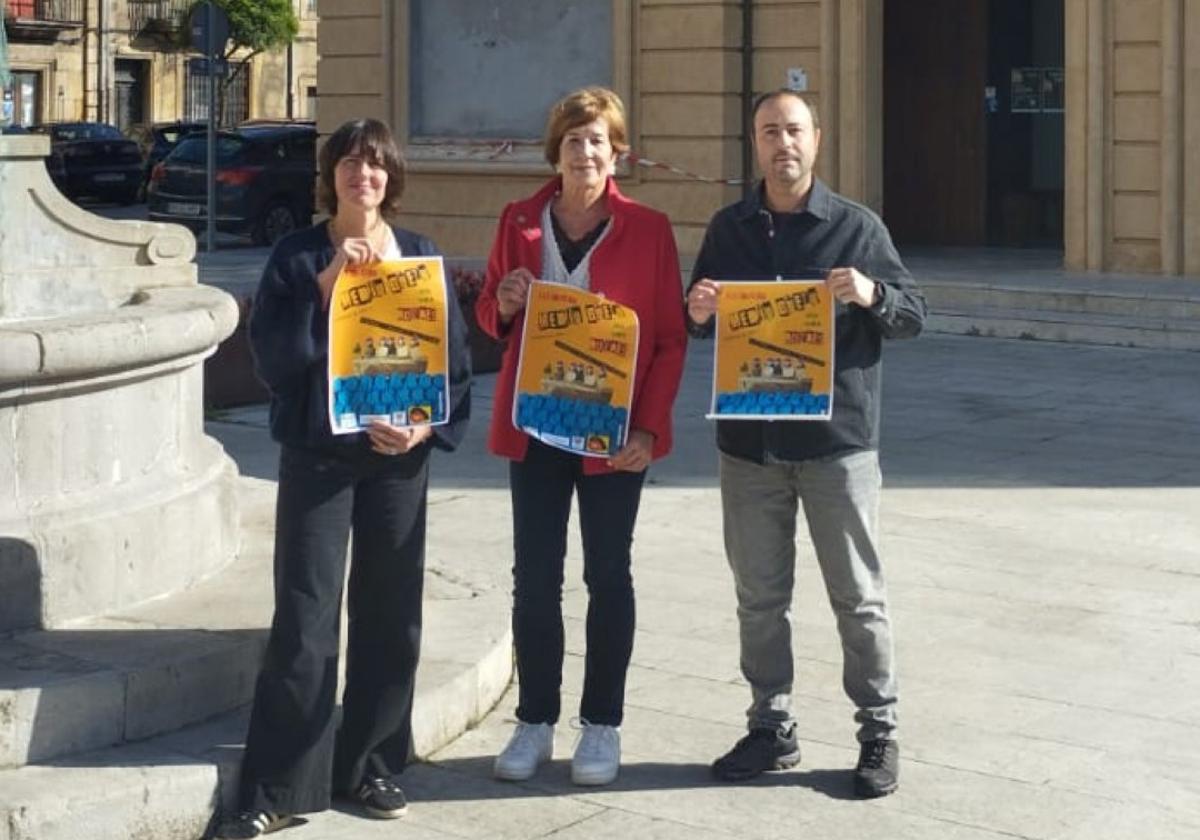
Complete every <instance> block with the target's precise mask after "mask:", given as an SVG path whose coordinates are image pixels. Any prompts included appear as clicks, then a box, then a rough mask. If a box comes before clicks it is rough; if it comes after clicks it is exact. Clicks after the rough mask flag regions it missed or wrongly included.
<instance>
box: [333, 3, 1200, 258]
mask: <svg viewBox="0 0 1200 840" xmlns="http://www.w3.org/2000/svg"><path fill="white" fill-rule="evenodd" d="M318 41H319V52H320V54H321V62H320V65H319V77H320V79H319V87H320V90H321V97H320V100H319V104H318V118H319V126H320V128H321V130H322V132H326V133H327V132H329V131H331V130H332V129H333V128H334V127H335V126H336V125H337V124H339V123H340V122H341V121H343V120H344V119H347V118H349V117H353V116H362V115H372V116H378V117H382V118H385V119H387V120H388V121H389V122H390V123H391V124H392V125H393V126H394V127H395V128H396V129H397V130H398V132H399V133H400V135H401V137H402V139H403V141H404V143H405V144H406V147H407V149H408V152H409V156H410V159H411V163H412V169H413V171H414V173H415V176H414V177H413V178H412V179H411V182H410V187H409V192H408V198H407V201H406V203H407V206H408V208H409V216H408V221H409V223H410V224H412V225H413V226H415V227H418V228H420V229H422V230H423V231H425V232H427V233H429V234H430V235H432V236H433V237H435V239H436V240H437V241H438V242H439V243H440V244H441V246H442V247H443V248H444V249H445V250H446V251H447V252H448V253H453V254H459V255H481V254H484V253H486V250H487V247H488V244H489V242H490V239H491V236H492V233H493V229H494V225H495V220H496V218H497V215H498V214H499V211H500V209H501V207H502V206H503V204H504V203H505V202H506V201H508V200H510V199H512V198H515V197H517V196H520V195H523V194H525V193H528V192H529V191H530V190H531V189H532V188H533V187H534V185H535V184H536V183H538V182H539V181H540V180H541V179H542V178H544V177H545V176H546V175H547V174H548V171H549V170H548V168H547V167H546V165H545V164H544V163H542V162H540V158H539V155H538V149H537V148H536V144H535V143H532V142H530V141H533V140H536V137H537V136H538V135H540V129H541V126H540V125H536V124H534V123H533V122H532V121H531V120H529V119H525V120H524V122H520V121H519V120H518V122H520V124H519V125H517V126H516V129H515V133H514V128H513V127H512V126H510V125H508V124H507V123H508V122H509V118H510V117H511V116H513V115H518V116H519V115H520V113H523V112H524V111H525V110H527V109H528V108H529V107H530V106H531V105H536V108H537V109H540V111H541V113H544V112H545V108H546V106H548V105H549V104H550V102H551V101H553V99H554V98H555V95H556V94H557V93H561V92H562V91H564V90H567V89H570V88H571V87H573V86H577V82H578V81H579V79H580V78H581V77H580V74H579V72H578V71H580V70H581V69H582V70H583V71H585V72H584V73H583V76H582V78H584V80H585V81H591V82H599V83H604V84H608V85H610V86H612V87H614V88H615V89H616V90H617V91H618V92H619V93H621V94H622V96H623V97H624V98H625V100H626V103H627V105H628V106H629V110H630V118H631V131H632V135H631V141H632V146H633V149H634V151H635V152H636V153H637V154H638V155H640V156H641V157H642V158H644V159H648V160H652V161H658V162H662V163H667V164H671V165H673V166H675V167H677V168H679V169H683V170H687V171H689V172H692V173H696V174H699V175H703V176H707V177H710V178H715V179H736V178H740V177H742V176H743V174H744V173H746V171H747V161H746V158H745V156H744V150H743V143H742V138H743V136H744V131H745V123H744V120H745V110H746V104H747V102H748V101H749V99H750V96H751V95H752V94H753V93H755V92H761V91H763V90H767V89H771V88H776V87H780V86H784V85H791V86H794V87H799V88H803V89H805V90H807V92H808V93H809V94H810V95H811V96H812V98H813V100H814V101H815V102H816V103H817V105H818V107H819V109H820V115H821V122H822V126H823V130H824V133H825V138H824V143H823V147H822V152H821V159H820V163H819V173H820V175H821V176H822V177H823V178H825V179H826V180H827V181H828V182H829V183H830V184H831V185H832V186H833V187H834V188H836V189H838V190H840V191H841V192H843V193H845V194H847V195H849V196H851V197H854V198H856V199H858V200H861V201H863V202H865V203H866V204H868V205H870V206H871V207H874V208H876V209H877V210H880V211H881V212H882V213H883V215H884V218H885V219H886V220H887V221H888V222H889V224H891V225H892V226H893V228H894V229H899V231H900V234H901V235H900V236H899V237H898V239H900V240H901V241H902V242H906V243H907V244H911V245H931V246H944V245H965V246H973V247H979V246H1018V247H1031V246H1032V247H1047V248H1054V249H1057V250H1060V251H1061V252H1062V254H1063V260H1064V264H1065V265H1066V266H1067V267H1069V268H1082V269H1095V270H1108V271H1132V272H1149V273H1166V274H1180V273H1185V274H1200V0H886V2H885V1H884V0H338V2H323V3H322V5H321V20H320V25H319V31H318ZM454 103H457V107H448V105H453V104H454ZM514 124H515V123H514ZM456 127H457V128H461V129H462V130H461V131H459V130H456ZM622 183H623V188H625V189H626V190H627V191H628V192H629V193H631V194H632V195H634V196H635V197H637V198H639V199H640V200H642V201H645V202H647V203H649V204H651V205H653V206H655V207H658V208H660V209H662V210H663V211H665V212H667V213H668V214H669V215H670V216H671V218H672V219H673V221H674V222H675V225H676V234H677V237H678V241H679V245H680V250H681V252H683V253H684V254H690V253H694V252H695V251H696V249H697V248H698V246H699V242H700V237H701V236H702V233H703V229H704V225H705V223H706V222H707V220H708V218H709V216H710V214H711V213H712V211H713V210H714V209H715V208H717V207H719V206H720V205H722V204H724V203H726V202H729V201H732V200H734V199H736V198H737V197H738V196H739V195H740V194H741V187H739V186H736V185H731V184H726V183H711V182H706V181H703V180H697V179H694V178H690V177H687V176H680V175H677V174H675V173H672V172H670V171H666V170H664V169H651V168H645V167H633V168H631V169H628V170H627V171H626V173H625V174H624V176H623V181H622ZM906 223H911V224H906ZM918 223H919V224H918Z"/></svg>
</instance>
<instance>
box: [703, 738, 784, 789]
mask: <svg viewBox="0 0 1200 840" xmlns="http://www.w3.org/2000/svg"><path fill="white" fill-rule="evenodd" d="M799 763H800V745H799V744H797V743H796V727H795V726H792V727H790V728H788V729H786V730H782V729H766V728H763V729H751V730H750V734H748V735H746V736H745V737H744V738H742V739H741V740H740V741H738V742H737V743H736V744H734V747H733V749H731V750H730V751H729V752H727V753H725V755H723V756H721V757H720V758H718V759H717V760H716V761H714V762H713V765H712V773H713V775H714V776H716V777H717V778H718V779H720V780H721V781H723V782H743V781H745V780H746V779H753V778H754V777H755V776H757V775H758V774H760V773H765V772H766V771H768V770H787V769H788V768H790V767H795V766H796V765H797V764H799Z"/></svg>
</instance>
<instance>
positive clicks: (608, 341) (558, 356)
mask: <svg viewBox="0 0 1200 840" xmlns="http://www.w3.org/2000/svg"><path fill="white" fill-rule="evenodd" d="M526 313H527V314H526V317H525V331H524V334H523V335H522V337H521V359H520V365H519V366H518V369H517V398H516V400H515V401H514V402H513V424H514V425H515V426H516V427H517V428H519V429H521V430H522V431H523V432H525V433H526V434H528V435H531V436H532V437H535V438H537V439H538V440H540V441H542V443H545V444H547V445H549V446H554V447H557V448H559V449H564V450H566V451H568V452H574V453H577V454H580V455H591V456H595V457H608V456H610V455H614V454H616V452H617V451H618V450H619V449H620V448H621V447H622V446H624V445H625V438H626V436H627V435H628V433H629V409H630V403H631V401H632V399H633V376H634V370H635V368H636V366H637V346H638V320H637V314H636V313H635V312H634V311H633V310H632V309H629V308H627V307H624V306H621V305H620V304H617V303H613V302H612V301H610V300H606V299H605V298H603V297H600V296H598V295H593V294H591V293H589V292H585V291H582V290H580V289H576V288H573V287H570V286H564V285H559V284H555V283H534V284H533V286H532V287H531V288H530V292H529V302H528V304H527V305H526Z"/></svg>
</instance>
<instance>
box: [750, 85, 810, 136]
mask: <svg viewBox="0 0 1200 840" xmlns="http://www.w3.org/2000/svg"><path fill="white" fill-rule="evenodd" d="M783 96H791V97H793V98H794V99H799V100H800V101H801V102H803V103H804V107H805V108H807V109H808V113H810V114H812V123H813V128H814V129H819V128H820V127H821V118H820V116H818V114H817V106H816V105H815V104H814V103H813V101H812V97H809V96H805V95H804V94H803V93H801V92H800V91H798V90H792V89H791V88H775V90H769V91H767V92H766V93H760V94H759V95H758V96H756V97H755V98H754V104H753V105H751V106H750V126H751V130H753V127H754V120H755V118H757V117H758V112H759V110H760V109H761V108H762V106H764V105H766V104H767V103H768V102H771V101H773V100H775V99H779V98H780V97H783Z"/></svg>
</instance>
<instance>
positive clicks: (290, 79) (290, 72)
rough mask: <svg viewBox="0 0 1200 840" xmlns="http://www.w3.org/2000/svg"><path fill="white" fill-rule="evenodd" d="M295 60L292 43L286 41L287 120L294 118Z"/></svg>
mask: <svg viewBox="0 0 1200 840" xmlns="http://www.w3.org/2000/svg"><path fill="white" fill-rule="evenodd" d="M294 65H295V58H294V57H293V54H292V42H291V41H288V45H287V118H288V119H289V120H294V119H295V118H296V79H295V70H294Z"/></svg>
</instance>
